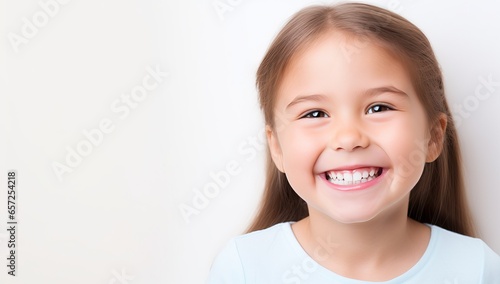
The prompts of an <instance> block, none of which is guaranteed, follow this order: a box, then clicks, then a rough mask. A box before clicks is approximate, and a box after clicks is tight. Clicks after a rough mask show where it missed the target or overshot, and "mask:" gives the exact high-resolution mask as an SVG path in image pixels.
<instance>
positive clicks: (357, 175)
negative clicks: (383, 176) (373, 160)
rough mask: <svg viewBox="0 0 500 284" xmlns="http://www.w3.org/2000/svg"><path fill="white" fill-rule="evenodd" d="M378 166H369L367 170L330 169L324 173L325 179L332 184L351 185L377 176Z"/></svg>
mask: <svg viewBox="0 0 500 284" xmlns="http://www.w3.org/2000/svg"><path fill="white" fill-rule="evenodd" d="M378 171H379V168H373V167H372V168H370V169H369V171H367V170H365V171H362V172H361V170H354V171H350V172H348V171H340V172H334V171H330V172H327V173H326V177H327V180H328V181H329V182H331V183H333V184H338V185H351V184H359V183H364V182H367V181H371V180H373V179H375V178H376V177H378Z"/></svg>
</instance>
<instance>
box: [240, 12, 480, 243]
mask: <svg viewBox="0 0 500 284" xmlns="http://www.w3.org/2000/svg"><path fill="white" fill-rule="evenodd" d="M332 30H335V31H340V32H343V33H345V34H348V35H353V36H356V37H358V38H363V39H365V40H371V41H376V42H377V43H379V44H381V45H382V46H384V47H385V48H386V49H387V50H388V51H390V52H391V53H392V54H395V55H396V56H397V57H398V58H399V59H401V61H402V62H403V63H405V66H407V67H408V70H409V73H410V75H411V77H412V81H413V84H414V87H415V90H416V92H417V94H418V97H419V100H420V102H421V103H422V105H423V107H424V109H425V111H426V112H427V117H428V120H429V122H431V123H433V124H435V123H436V122H437V121H438V118H439V116H440V115H441V114H445V115H446V116H447V119H448V123H447V127H446V130H445V133H444V137H442V140H443V149H442V151H441V154H440V155H439V157H438V158H437V159H436V160H435V161H434V162H431V163H426V165H425V167H424V171H423V173H422V176H421V178H420V180H419V181H418V183H417V184H416V185H415V187H414V188H413V189H412V191H411V193H410V204H409V209H408V216H409V217H410V218H412V219H415V220H417V221H419V222H422V223H429V224H434V225H437V226H440V227H442V228H445V229H448V230H451V231H454V232H457V233H460V234H464V235H469V236H472V235H474V229H473V226H472V221H471V217H470V213H469V210H468V207H467V204H466V199H465V192H464V182H463V176H462V169H461V157H460V148H459V144H458V137H457V132H456V129H455V125H454V123H453V119H452V117H451V114H450V111H449V107H448V104H447V102H446V98H445V94H444V87H443V80H442V74H441V70H440V69H439V65H438V63H437V60H436V58H435V55H434V52H433V51H432V48H431V45H430V43H429V41H428V39H427V38H426V36H425V35H424V34H423V33H422V32H421V31H420V30H419V29H418V28H417V27H416V26H415V25H413V24H412V23H410V22H409V21H408V20H406V19H404V18H403V17H401V16H399V15H397V14H395V13H393V12H390V11H388V10H385V9H382V8H379V7H376V6H372V5H367V4H359V3H345V4H340V5H334V6H311V7H307V8H304V9H302V10H301V11H299V12H298V13H297V14H295V15H294V16H293V17H292V18H291V20H290V21H289V22H288V23H287V24H286V25H285V26H284V27H283V29H282V30H281V31H280V33H279V34H278V35H277V37H276V38H275V40H274V41H273V43H272V44H271V46H270V47H269V49H268V51H267V53H266V55H265V57H264V59H263V60H262V62H261V64H260V66H259V69H258V71H257V80H256V84H257V88H258V91H259V99H260V105H261V108H262V110H263V112H264V116H265V121H266V124H267V125H268V126H270V127H271V128H273V129H274V128H275V127H276V125H275V114H274V110H273V109H274V100H275V96H276V93H277V90H278V87H279V84H280V82H281V80H282V77H283V74H284V72H285V69H286V67H287V66H288V64H289V63H290V61H291V60H292V58H293V56H294V55H296V54H297V53H298V52H300V50H302V49H303V48H306V47H307V46H308V44H310V43H311V42H312V41H314V40H315V39H317V38H319V37H320V36H321V35H324V34H325V33H326V32H328V31H332ZM267 159H268V161H267V176H266V184H265V189H264V196H263V200H262V203H261V207H260V209H259V211H258V213H257V216H256V217H255V219H254V221H253V223H252V224H251V226H250V228H249V230H248V231H249V232H250V231H255V230H260V229H264V228H267V227H270V226H272V225H274V224H277V223H280V222H286V221H298V220H300V219H303V218H305V217H307V216H308V209H307V204H306V203H305V201H303V200H302V199H301V198H300V197H299V196H298V195H297V194H296V193H295V191H294V190H293V189H292V187H291V186H290V184H289V183H288V180H287V178H286V176H285V174H284V173H281V172H280V171H279V170H278V169H277V168H276V166H275V165H274V163H273V161H272V159H271V156H270V152H269V150H268V153H267Z"/></svg>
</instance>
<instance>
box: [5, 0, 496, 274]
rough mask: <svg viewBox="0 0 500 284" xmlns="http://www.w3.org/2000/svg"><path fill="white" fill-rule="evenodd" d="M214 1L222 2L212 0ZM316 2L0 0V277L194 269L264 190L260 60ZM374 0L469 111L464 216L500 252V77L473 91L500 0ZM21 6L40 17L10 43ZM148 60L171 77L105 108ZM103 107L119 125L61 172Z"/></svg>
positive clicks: (489, 53) (134, 81) (236, 227)
mask: <svg viewBox="0 0 500 284" xmlns="http://www.w3.org/2000/svg"><path fill="white" fill-rule="evenodd" d="M47 2H49V0H41V3H47ZM55 3H57V2H55ZM214 3H219V4H221V3H226V4H227V5H229V6H228V7H230V8H231V9H229V10H227V11H223V12H219V13H218V12H217V10H216V9H215V8H214V6H213V4H214ZM317 3H328V1H324V2H321V1H305V0H303V1H285V0H281V1H264V0H252V1H245V0H239V1H236V0H221V1H213V0H196V1H195V0H193V1H176V2H174V1H153V0H148V1H144V0H142V1H138V0H136V1H118V0H108V1H77V0H73V1H69V3H67V4H58V6H57V8H58V9H55V8H54V6H53V7H51V9H52V12H53V13H52V14H53V15H51V16H48V18H46V19H45V20H46V21H45V22H44V18H43V15H41V14H40V13H44V12H43V11H44V9H43V8H42V6H41V4H39V1H3V2H2V7H0V11H2V12H3V13H2V15H1V17H2V21H1V22H2V24H3V25H1V26H0V28H1V31H0V32H1V36H2V40H1V41H0V48H1V53H0V56H1V57H0V58H1V65H0V66H1V67H2V68H1V71H0V72H1V74H0V75H1V77H0V84H1V89H0V91H1V93H0V95H1V100H0V115H1V117H0V126H1V129H0V130H1V132H0V133H1V134H0V135H1V140H0V149H1V152H0V154H1V156H0V176H1V179H0V180H1V183H0V185H1V187H0V188H1V190H0V192H1V194H0V222H1V224H2V225H1V226H0V228H2V229H1V231H0V256H1V258H0V264H1V265H0V267H1V268H0V282H1V283H23V284H31V283H51V284H59V283H61V284H62V283H64V284H66V283H85V284H88V283H103V284H104V283H131V284H135V283H137V284H138V283H203V281H204V279H205V278H206V276H207V275H208V271H209V267H210V263H211V261H212V258H213V257H214V255H215V254H216V253H217V252H218V251H219V250H220V248H221V247H222V246H223V245H224V244H225V243H226V241H227V240H228V239H229V238H230V237H232V236H235V235H237V234H240V233H242V232H243V230H244V229H245V228H246V227H247V225H248V224H249V222H250V220H251V217H252V214H253V213H254V212H255V209H256V207H257V204H258V201H259V199H260V194H261V193H262V187H263V183H264V180H263V175H264V157H265V155H264V154H265V151H264V150H263V149H264V148H263V146H264V144H263V143H262V142H261V140H259V134H260V133H261V131H262V129H263V121H262V117H261V113H260V111H259V108H258V104H257V94H256V91H255V87H254V80H255V76H254V74H255V71H256V69H257V67H258V64H259V62H260V60H261V59H262V57H263V55H264V53H265V50H266V49H267V47H268V45H269V43H270V41H271V40H272V38H273V37H274V36H275V35H276V33H277V32H278V30H279V29H280V27H281V26H282V25H283V24H284V23H285V22H286V20H287V19H288V18H289V17H290V16H291V15H292V14H293V13H295V12H296V11H298V10H299V9H300V8H302V7H304V6H306V5H309V4H317ZM370 3H375V4H377V5H379V6H381V7H385V8H389V9H393V10H396V11H398V12H399V13H400V14H402V15H403V16H405V17H407V18H408V19H409V20H410V21H412V22H413V23H415V24H416V25H417V26H419V27H420V28H421V29H422V30H423V31H424V33H425V34H426V35H427V36H428V37H429V39H430V41H431V43H432V45H433V47H434V49H435V52H436V54H437V56H438V60H439V62H440V64H441V66H442V69H443V72H444V76H445V81H446V88H447V94H448V99H449V103H450V105H451V106H452V107H453V108H458V107H462V108H463V109H464V110H465V113H462V114H459V115H458V116H459V117H457V121H458V120H460V125H459V129H458V131H459V134H460V138H461V142H462V147H463V154H464V155H463V157H464V166H465V173H466V179H467V186H468V196H469V201H470V204H471V207H472V209H473V213H474V218H475V221H476V223H477V225H478V227H479V229H480V233H481V237H482V238H483V239H484V240H485V241H486V242H487V243H488V244H489V245H490V246H491V247H492V248H493V249H494V250H495V251H496V252H499V253H500V214H499V209H498V208H499V200H500V190H498V184H500V172H499V170H498V169H499V167H498V161H499V160H500V159H499V158H500V150H499V146H498V145H500V131H499V130H500V126H499V124H498V123H499V121H500V86H498V85H497V86H496V87H494V88H493V90H492V92H491V95H490V96H489V98H487V99H485V100H478V99H477V97H475V90H476V88H477V87H478V86H479V85H481V80H480V78H485V79H487V78H488V77H489V76H491V78H492V80H493V81H494V82H500V53H499V52H498V51H499V50H500V18H499V17H498V14H499V12H500V5H499V4H498V2H495V1H493V0H491V1H486V0H483V1H430V0H427V1H416V0H401V1H394V0H391V1H371V2H370ZM34 17H35V18H36V19H34ZM23 18H26V19H27V21H29V22H31V23H33V22H34V21H37V23H38V24H40V26H39V27H38V28H37V31H36V32H33V30H32V31H31V32H32V34H28V35H29V37H30V38H28V37H25V41H24V42H22V43H20V44H18V45H16V44H12V42H11V40H10V38H11V37H12V36H13V34H16V35H18V36H22V35H23V33H22V32H23V27H24V26H25V25H26V23H25V21H23ZM25 29H26V28H25ZM16 49H17V52H16ZM148 67H149V68H151V69H156V68H159V69H160V70H161V72H168V73H169V75H168V78H166V79H164V80H163V81H162V82H158V84H157V87H156V88H154V89H153V90H151V91H150V92H148V93H147V95H146V96H145V97H144V100H142V101H140V102H137V104H136V105H134V107H135V108H133V109H132V108H131V107H129V110H130V114H129V115H128V116H126V117H123V116H124V115H123V114H124V113H121V112H117V111H113V110H112V109H111V107H112V106H113V105H114V104H118V105H120V106H122V107H123V106H125V104H124V103H121V102H120V96H121V95H122V94H126V95H129V94H130V93H131V91H132V90H136V89H134V88H136V87H138V86H139V87H140V86H141V85H142V81H143V78H145V76H148V72H147V68H148ZM150 82H154V81H150ZM497 84H498V83H497ZM117 100H118V102H117ZM115 106H116V105H115ZM120 115H123V116H122V117H121V116H120ZM102 119H105V120H106V119H107V120H108V121H109V122H110V123H112V125H113V127H114V129H113V131H112V132H111V133H106V134H103V137H102V141H100V143H99V145H98V146H93V147H92V148H91V149H90V150H89V149H87V150H89V153H88V155H87V156H86V157H83V158H82V161H80V163H79V164H78V165H76V166H75V167H71V170H72V172H71V173H69V172H66V173H64V174H62V181H59V180H58V177H57V175H56V173H55V172H54V169H53V164H54V163H60V164H64V165H67V163H66V156H67V155H69V151H70V150H68V149H73V150H74V149H76V148H77V146H78V145H79V143H80V144H81V143H84V144H85V143H88V142H82V141H87V138H85V136H84V135H83V131H91V130H92V129H96V128H98V127H99V123H100V121H101V120H102ZM81 145H83V144H81ZM235 164H237V170H238V172H237V174H234V173H233V175H231V176H230V180H229V181H228V182H226V184H223V186H219V188H220V189H221V190H220V192H219V193H218V194H217V196H215V197H213V198H211V199H208V202H205V203H206V204H202V205H203V208H201V207H199V208H201V209H200V210H198V211H197V212H196V213H197V214H196V215H192V216H190V218H189V219H188V221H189V222H186V219H185V218H183V215H182V214H181V211H180V209H179V206H183V205H182V204H184V205H185V206H193V205H194V204H193V198H194V197H195V191H196V189H203V188H204V187H206V186H208V185H209V184H210V183H213V182H214V181H213V177H212V175H213V174H221V171H226V167H228V165H229V167H231V166H234V165H235ZM10 169H16V170H17V171H18V188H17V191H18V195H17V197H18V198H17V202H18V211H17V215H16V218H17V220H18V222H19V223H18V234H17V242H18V251H17V269H16V272H17V274H18V276H16V277H11V276H8V275H7V267H6V264H7V263H6V262H7V261H6V257H7V255H8V254H7V238H8V237H9V236H8V234H7V231H6V222H7V208H6V203H7V193H6V192H7V186H6V184H7V183H6V180H7V178H6V176H7V171H8V170H10ZM198 205H200V204H198Z"/></svg>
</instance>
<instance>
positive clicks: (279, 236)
mask: <svg viewBox="0 0 500 284" xmlns="http://www.w3.org/2000/svg"><path fill="white" fill-rule="evenodd" d="M290 224H291V223H288V222H287V223H279V224H276V225H274V226H272V227H269V228H267V229H263V230H259V231H255V232H251V233H247V234H244V235H241V236H237V237H234V238H232V239H231V240H230V241H229V242H228V243H227V245H226V246H225V247H224V248H223V249H222V250H221V251H220V252H219V254H218V255H217V257H216V258H215V260H214V262H213V263H212V267H211V269H210V277H209V280H208V282H207V283H246V282H247V281H250V283H259V281H260V282H262V281H261V280H260V279H261V278H262V279H268V278H267V277H269V275H273V274H276V271H280V270H283V269H284V270H286V269H288V268H289V267H288V266H289V263H290V262H291V261H292V262H293V261H297V260H299V261H302V259H303V255H301V254H300V250H298V248H297V247H296V246H295V243H294V242H293V238H294V236H293V232H292V229H291V226H290ZM278 280H279V279H278ZM266 281H267V280H266ZM266 283H268V282H266Z"/></svg>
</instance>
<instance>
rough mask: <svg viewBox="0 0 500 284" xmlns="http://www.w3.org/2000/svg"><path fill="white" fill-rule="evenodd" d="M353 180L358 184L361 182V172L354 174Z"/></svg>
mask: <svg viewBox="0 0 500 284" xmlns="http://www.w3.org/2000/svg"><path fill="white" fill-rule="evenodd" d="M352 180H353V181H355V182H356V181H357V182H359V181H361V173H360V172H355V173H354V174H352Z"/></svg>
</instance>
